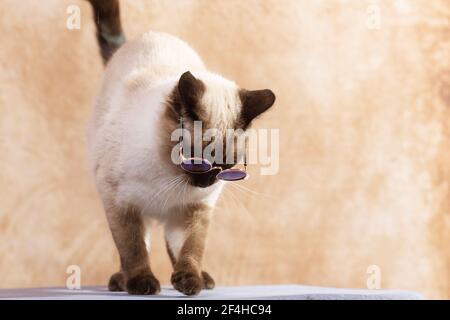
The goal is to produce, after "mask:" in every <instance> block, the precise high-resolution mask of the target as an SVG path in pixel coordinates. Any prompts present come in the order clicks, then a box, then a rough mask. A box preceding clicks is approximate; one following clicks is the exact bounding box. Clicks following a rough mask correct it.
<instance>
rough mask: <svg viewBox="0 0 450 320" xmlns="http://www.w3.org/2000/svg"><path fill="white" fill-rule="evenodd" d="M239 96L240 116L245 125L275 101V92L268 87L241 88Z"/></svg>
mask: <svg viewBox="0 0 450 320" xmlns="http://www.w3.org/2000/svg"><path fill="white" fill-rule="evenodd" d="M239 96H240V98H241V102H242V111H241V118H242V120H243V122H244V124H245V126H248V125H249V124H250V122H252V120H253V119H255V118H256V117H257V116H259V115H260V114H262V113H263V112H266V111H267V110H268V109H269V108H270V107H271V106H273V104H274V103H275V94H274V93H273V92H272V91H271V90H269V89H264V90H253V91H249V90H241V91H240V92H239Z"/></svg>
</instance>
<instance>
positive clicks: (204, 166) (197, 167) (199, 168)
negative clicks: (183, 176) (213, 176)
mask: <svg viewBox="0 0 450 320" xmlns="http://www.w3.org/2000/svg"><path fill="white" fill-rule="evenodd" d="M180 165H181V168H183V170H186V171H189V172H193V173H202V172H207V171H209V170H211V168H212V165H211V163H209V162H208V161H206V160H203V159H202V160H199V159H186V160H184V161H183V162H181V164H180Z"/></svg>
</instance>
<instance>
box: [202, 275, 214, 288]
mask: <svg viewBox="0 0 450 320" xmlns="http://www.w3.org/2000/svg"><path fill="white" fill-rule="evenodd" d="M202 278H203V288H204V289H214V287H215V286H216V283H215V282H214V279H213V278H212V277H211V276H210V275H209V273H208V272H206V271H202Z"/></svg>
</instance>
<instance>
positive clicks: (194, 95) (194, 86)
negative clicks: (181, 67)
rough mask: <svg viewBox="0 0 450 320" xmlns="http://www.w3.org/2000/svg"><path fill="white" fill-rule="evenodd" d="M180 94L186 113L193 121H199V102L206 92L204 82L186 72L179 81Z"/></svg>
mask: <svg viewBox="0 0 450 320" xmlns="http://www.w3.org/2000/svg"><path fill="white" fill-rule="evenodd" d="M178 92H179V94H180V98H181V101H182V103H183V106H184V107H185V111H186V112H187V113H188V115H189V116H190V117H191V118H192V120H199V119H198V114H197V113H196V109H198V104H199V101H200V99H201V97H202V96H203V93H204V92H205V85H204V84H203V82H202V81H201V80H198V79H197V78H195V77H194V76H193V75H192V73H190V72H189V71H186V72H185V73H183V74H182V75H181V77H180V80H179V81H178Z"/></svg>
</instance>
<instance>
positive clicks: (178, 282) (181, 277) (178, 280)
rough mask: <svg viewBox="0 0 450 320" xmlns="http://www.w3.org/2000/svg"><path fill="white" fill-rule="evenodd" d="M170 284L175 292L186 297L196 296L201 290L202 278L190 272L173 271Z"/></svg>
mask: <svg viewBox="0 0 450 320" xmlns="http://www.w3.org/2000/svg"><path fill="white" fill-rule="evenodd" d="M170 282H171V283H172V285H173V287H174V288H175V289H176V290H178V291H180V292H181V293H184V294H185V295H188V296H192V295H195V294H198V293H199V292H200V291H201V290H202V289H203V279H202V277H200V276H199V275H198V274H197V273H195V272H192V271H175V272H174V273H172V277H171V279H170Z"/></svg>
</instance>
